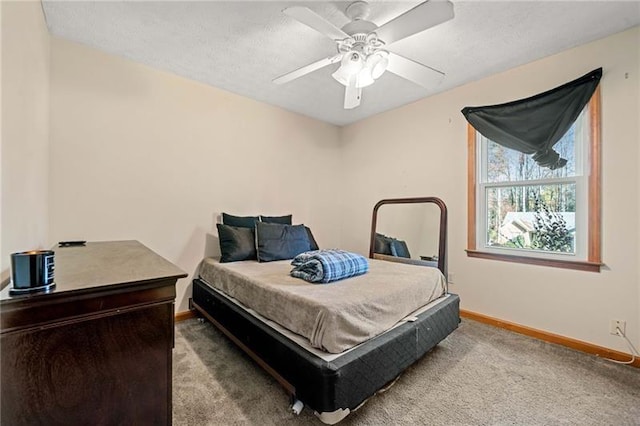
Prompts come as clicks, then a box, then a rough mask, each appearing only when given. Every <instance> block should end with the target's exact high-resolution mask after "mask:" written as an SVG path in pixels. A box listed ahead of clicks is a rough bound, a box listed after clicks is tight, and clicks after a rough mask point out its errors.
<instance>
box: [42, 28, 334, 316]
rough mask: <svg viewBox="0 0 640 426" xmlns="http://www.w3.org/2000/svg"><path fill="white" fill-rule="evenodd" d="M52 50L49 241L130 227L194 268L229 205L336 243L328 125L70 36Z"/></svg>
mask: <svg viewBox="0 0 640 426" xmlns="http://www.w3.org/2000/svg"><path fill="white" fill-rule="evenodd" d="M51 50H52V62H51V147H52V152H51V174H50V176H51V187H50V191H51V194H52V197H51V203H50V211H51V214H50V221H51V222H50V227H51V238H52V240H53V241H57V240H62V239H66V240H71V239H83V240H118V239H137V240H140V241H141V242H143V243H144V244H146V245H147V246H149V247H150V248H152V249H153V250H155V251H157V252H158V253H160V254H161V255H162V256H164V257H166V258H167V259H168V260H170V261H172V262H174V263H176V264H177V265H178V266H180V267H181V268H182V269H183V270H184V271H186V272H188V273H189V274H192V273H193V272H194V270H195V268H196V266H197V264H198V262H199V261H200V260H201V259H202V257H203V255H204V254H205V249H207V250H210V249H212V248H213V249H216V248H217V247H216V245H217V243H216V242H214V241H213V240H211V236H210V235H209V236H208V234H209V233H211V232H212V231H213V230H214V229H215V221H216V216H217V215H219V214H220V212H222V211H226V212H229V213H232V214H240V215H249V214H267V215H278V214H287V213H292V214H293V217H294V221H295V222H296V223H305V224H308V225H309V226H310V227H311V229H312V230H313V231H314V234H315V236H316V238H317V240H318V242H319V243H320V244H323V245H328V246H337V245H338V243H339V227H338V224H339V211H338V208H337V207H336V204H337V203H336V202H335V200H336V197H335V194H334V193H333V188H335V187H336V185H337V184H338V182H339V180H338V179H339V176H340V170H339V163H338V162H337V161H336V159H337V158H338V155H339V154H338V149H339V139H338V137H339V134H338V129H337V128H336V127H334V126H332V125H328V124H325V123H321V122H319V121H315V120H312V119H309V118H305V117H303V116H300V115H297V114H293V113H290V112H287V111H284V110H282V109H279V108H275V107H271V106H268V105H265V104H263V103H259V102H256V101H252V100H249V99H247V98H243V97H240V96H237V95H234V94H231V93H228V92H224V91H222V90H218V89H215V88H213V87H210V86H206V85H203V84H200V83H197V82H194V81H190V80H186V79H183V78H180V77H177V76H175V75H172V74H169V73H165V72H161V71H157V70H154V69H151V68H149V67H146V66H143V65H140V64H136V63H134V62H131V61H128V60H125V59H122V58H119V57H116V56H112V55H108V54H105V53H102V52H100V51H98V50H95V49H91V48H88V47H85V46H82V45H79V44H75V43H72V42H69V41H64V40H61V39H57V38H52V44H51ZM338 204H339V203H338ZM215 234H216V235H217V232H216V233H215ZM114 267H117V265H114ZM190 287H191V286H190V279H183V280H181V281H180V282H179V285H178V296H177V300H176V310H177V311H185V310H187V300H188V298H189V297H190Z"/></svg>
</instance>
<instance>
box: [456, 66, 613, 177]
mask: <svg viewBox="0 0 640 426" xmlns="http://www.w3.org/2000/svg"><path fill="white" fill-rule="evenodd" d="M601 77H602V68H598V69H596V70H593V71H591V72H590V73H588V74H585V75H583V76H582V77H580V78H578V79H576V80H573V81H570V82H569V83H566V84H563V85H562V86H559V87H556V88H555V89H551V90H549V91H547V92H544V93H540V94H538V95H535V96H531V97H529V98H526V99H520V100H517V101H513V102H508V103H506V104H500V105H489V106H480V107H465V108H463V109H462V114H464V116H465V118H466V119H467V121H468V122H469V123H471V125H472V126H473V127H474V128H475V129H476V130H477V131H478V132H480V133H481V134H482V135H483V136H484V137H486V138H487V139H490V140H492V141H494V142H495V143H497V144H500V145H502V146H504V147H507V148H511V149H515V150H516V151H519V152H523V153H525V154H533V159H534V160H535V161H536V162H537V163H538V164H539V165H540V166H542V167H548V168H550V169H552V170H553V169H558V168H560V167H564V166H565V164H567V160H566V159H564V158H560V155H559V154H558V153H557V152H556V151H555V150H554V149H553V146H554V145H555V144H556V143H557V142H558V141H559V140H560V139H561V138H562V136H564V134H565V133H567V131H568V130H569V129H570V128H571V125H572V124H573V122H574V121H576V119H577V118H578V116H579V115H580V112H581V111H582V110H583V109H584V107H585V105H586V104H587V103H588V102H589V99H591V96H592V95H593V92H594V91H595V90H596V87H598V83H599V82H600V78H601Z"/></svg>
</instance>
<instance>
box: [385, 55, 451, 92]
mask: <svg viewBox="0 0 640 426" xmlns="http://www.w3.org/2000/svg"><path fill="white" fill-rule="evenodd" d="M387 71H391V72H392V73H394V74H398V75H399V76H400V77H403V78H406V79H407V80H409V81H413V82H414V83H416V84H419V85H420V86H422V87H425V88H427V89H431V88H433V87H435V86H437V85H438V84H440V83H441V82H442V80H443V79H444V73H443V72H441V71H438V70H436V69H433V68H431V67H428V66H426V65H422V64H420V63H418V62H416V61H412V60H411V59H408V58H405V57H404V56H400V55H398V54H396V53H391V52H389V65H388V66H387Z"/></svg>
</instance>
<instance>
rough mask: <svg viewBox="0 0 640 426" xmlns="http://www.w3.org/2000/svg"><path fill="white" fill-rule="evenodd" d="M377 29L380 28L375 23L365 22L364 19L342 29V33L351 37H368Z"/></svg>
mask: <svg viewBox="0 0 640 426" xmlns="http://www.w3.org/2000/svg"><path fill="white" fill-rule="evenodd" d="M377 28H378V26H377V25H376V24H374V23H373V22H369V21H365V20H364V19H357V20H355V21H351V22H349V23H348V24H346V25H345V26H344V27H342V31H344V32H345V33H347V34H349V35H350V36H355V35H356V34H364V35H365V36H366V35H367V34H369V33H371V32H373V31H375V30H376V29H377Z"/></svg>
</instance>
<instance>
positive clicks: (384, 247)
mask: <svg viewBox="0 0 640 426" xmlns="http://www.w3.org/2000/svg"><path fill="white" fill-rule="evenodd" d="M391 241H393V238H389V237H387V236H386V235H382V234H378V233H377V232H376V238H375V244H374V246H373V252H374V253H380V254H386V255H389V256H391Z"/></svg>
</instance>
